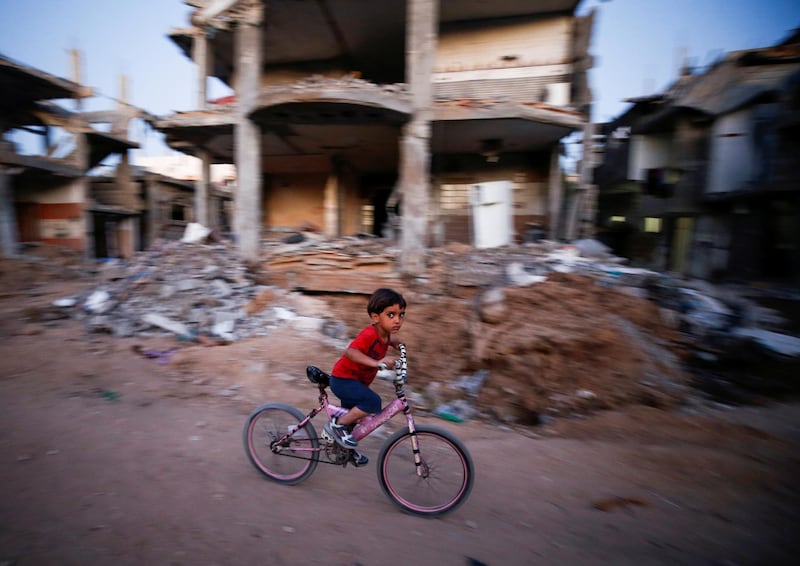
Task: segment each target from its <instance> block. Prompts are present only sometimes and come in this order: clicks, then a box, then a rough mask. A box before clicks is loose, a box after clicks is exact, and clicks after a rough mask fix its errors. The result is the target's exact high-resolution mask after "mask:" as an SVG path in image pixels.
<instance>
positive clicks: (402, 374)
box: [394, 344, 408, 384]
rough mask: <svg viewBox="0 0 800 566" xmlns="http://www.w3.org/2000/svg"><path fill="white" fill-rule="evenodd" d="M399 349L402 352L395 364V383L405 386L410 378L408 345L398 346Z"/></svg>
mask: <svg viewBox="0 0 800 566" xmlns="http://www.w3.org/2000/svg"><path fill="white" fill-rule="evenodd" d="M397 349H398V350H400V357H399V358H398V359H397V360H396V361H395V362H394V371H395V374H396V376H395V378H394V381H395V383H399V384H403V383H405V382H406V379H407V377H408V363H407V362H406V345H405V344H398V345H397Z"/></svg>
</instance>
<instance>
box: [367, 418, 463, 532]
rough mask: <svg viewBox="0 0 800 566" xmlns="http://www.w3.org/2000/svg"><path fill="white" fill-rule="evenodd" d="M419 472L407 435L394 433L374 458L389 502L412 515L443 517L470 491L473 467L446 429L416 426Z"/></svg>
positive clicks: (460, 502)
mask: <svg viewBox="0 0 800 566" xmlns="http://www.w3.org/2000/svg"><path fill="white" fill-rule="evenodd" d="M416 429H417V431H416V432H417V439H418V441H419V450H420V458H421V460H422V463H421V466H420V471H421V474H418V473H417V467H416V465H415V463H414V453H413V450H412V447H411V433H410V432H409V431H408V430H407V429H403V430H399V431H397V432H396V433H394V434H393V435H392V436H391V437H389V439H388V440H387V441H386V443H385V444H384V445H383V448H382V449H381V452H380V454H379V455H378V482H379V483H380V485H381V488H382V489H383V492H384V493H385V494H386V495H387V497H389V499H390V500H391V501H392V502H393V503H394V504H395V505H397V506H398V507H400V508H401V509H402V510H403V511H406V512H407V513H411V514H413V515H423V516H426V517H435V516H439V515H444V514H445V513H449V512H450V511H453V510H454V509H456V508H457V507H458V506H459V505H461V504H462V503H464V501H466V500H467V497H469V494H470V492H471V491H472V484H473V483H474V481H475V467H474V465H473V463H472V458H471V457H470V455H469V452H467V449H466V448H465V447H464V445H463V444H462V443H461V441H460V440H458V439H457V438H456V437H455V436H453V435H452V434H450V433H449V432H447V431H446V430H443V429H440V428H437V427H432V426H426V425H419V426H417V427H416Z"/></svg>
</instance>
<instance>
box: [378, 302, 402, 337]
mask: <svg viewBox="0 0 800 566" xmlns="http://www.w3.org/2000/svg"><path fill="white" fill-rule="evenodd" d="M405 317H406V310H405V309H401V308H400V305H392V306H390V307H386V308H385V309H383V312H382V313H380V314H375V313H372V314H371V315H370V318H372V322H373V323H375V324H376V325H377V326H378V327H380V329H381V330H383V332H385V333H386V334H394V333H395V332H397V331H398V330H400V327H401V326H403V319H404V318H405Z"/></svg>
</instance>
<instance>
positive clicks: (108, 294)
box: [77, 241, 316, 341]
mask: <svg viewBox="0 0 800 566" xmlns="http://www.w3.org/2000/svg"><path fill="white" fill-rule="evenodd" d="M99 277H100V279H101V280H102V283H101V284H100V285H98V286H97V287H96V288H95V289H94V291H92V292H91V293H89V294H88V295H87V296H85V297H80V298H79V302H80V304H81V305H82V307H83V308H82V309H81V310H79V311H77V312H78V313H80V314H79V316H82V317H85V320H86V326H87V328H88V329H89V331H91V332H107V333H110V334H113V335H114V336H117V337H127V336H134V335H142V336H148V335H149V336H158V335H172V336H174V337H176V338H179V339H181V340H184V341H195V340H199V341H202V340H203V339H204V338H205V339H211V340H215V341H234V340H239V339H243V338H249V337H253V336H258V335H260V334H263V333H264V332H265V331H266V329H268V328H269V327H271V326H275V325H279V324H282V323H286V322H287V321H292V322H293V323H295V324H300V323H302V322H303V318H302V317H300V316H299V315H297V314H296V313H295V312H294V311H292V310H291V309H289V308H287V306H286V302H285V301H284V306H283V307H277V306H275V307H273V306H272V304H273V302H274V301H273V300H268V295H269V294H270V293H271V294H273V295H275V294H277V293H278V292H277V291H269V289H268V288H267V287H265V286H264V285H261V284H259V281H257V280H256V277H255V275H254V274H253V273H251V271H250V270H249V269H248V268H247V266H246V265H245V263H244V262H242V261H241V259H240V258H239V257H238V256H237V254H236V253H235V252H234V251H233V249H232V248H230V247H229V246H228V245H227V244H225V243H215V244H199V243H185V242H175V241H171V242H167V241H160V242H159V243H158V245H157V246H154V247H153V248H152V249H151V250H149V251H147V252H140V253H138V254H136V255H135V256H134V257H133V258H132V259H131V260H129V261H127V262H116V261H114V262H107V263H106V264H105V265H104V266H103V267H102V268H101V269H100V272H99ZM268 305H270V307H269V308H267V307H268ZM310 324H311V326H310V328H315V327H314V324H316V322H315V321H311V323H310Z"/></svg>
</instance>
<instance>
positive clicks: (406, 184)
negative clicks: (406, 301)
mask: <svg viewBox="0 0 800 566" xmlns="http://www.w3.org/2000/svg"><path fill="white" fill-rule="evenodd" d="M407 7H408V8H407V10H408V12H407V15H406V20H407V22H406V29H407V32H406V82H407V83H408V84H409V88H410V89H411V105H412V110H411V120H410V121H409V122H408V123H407V124H406V125H405V127H404V128H403V132H402V138H401V140H400V148H399V150H400V171H399V173H400V178H399V181H398V183H399V185H400V194H401V198H402V202H401V207H402V217H401V235H400V236H401V237H400V245H401V256H400V269H401V271H402V272H403V273H406V274H408V275H422V274H423V273H424V272H425V250H426V248H427V244H428V242H427V237H428V197H429V185H430V175H429V173H430V137H431V118H432V116H433V83H432V80H431V75H432V73H433V63H434V58H435V56H436V42H437V40H438V28H439V1H438V0H409V2H408V3H407Z"/></svg>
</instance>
